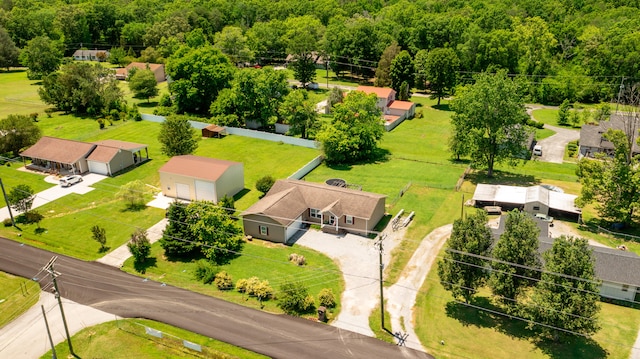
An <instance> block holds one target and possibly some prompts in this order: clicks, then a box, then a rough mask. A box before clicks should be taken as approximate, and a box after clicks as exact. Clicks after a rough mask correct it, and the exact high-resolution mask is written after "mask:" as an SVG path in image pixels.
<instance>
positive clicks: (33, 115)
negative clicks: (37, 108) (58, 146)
mask: <svg viewBox="0 0 640 359" xmlns="http://www.w3.org/2000/svg"><path fill="white" fill-rule="evenodd" d="M38 116H40V114H39V113H37V112H33V113H30V114H29V117H31V121H33V122H38Z"/></svg>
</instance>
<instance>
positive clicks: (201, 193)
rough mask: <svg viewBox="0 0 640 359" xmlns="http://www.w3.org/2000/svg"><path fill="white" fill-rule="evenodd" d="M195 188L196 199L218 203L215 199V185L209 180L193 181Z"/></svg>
mask: <svg viewBox="0 0 640 359" xmlns="http://www.w3.org/2000/svg"><path fill="white" fill-rule="evenodd" d="M195 188H196V200H198V201H212V202H215V203H218V201H217V199H216V185H215V183H214V182H211V181H201V180H196V181H195Z"/></svg>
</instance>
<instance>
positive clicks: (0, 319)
mask: <svg viewBox="0 0 640 359" xmlns="http://www.w3.org/2000/svg"><path fill="white" fill-rule="evenodd" d="M39 298H40V286H39V285H38V283H36V282H34V281H32V280H29V279H26V278H21V277H16V276H13V275H11V274H8V273H4V272H0V328H2V327H4V326H5V325H7V324H8V323H9V322H11V321H12V320H14V319H16V318H17V317H19V316H20V315H21V314H22V313H24V312H26V311H27V310H28V309H29V308H31V307H32V306H33V305H34V304H36V303H37V302H38V299H39Z"/></svg>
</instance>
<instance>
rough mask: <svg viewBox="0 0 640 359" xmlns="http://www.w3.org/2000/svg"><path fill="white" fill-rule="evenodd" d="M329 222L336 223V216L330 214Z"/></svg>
mask: <svg viewBox="0 0 640 359" xmlns="http://www.w3.org/2000/svg"><path fill="white" fill-rule="evenodd" d="M329 224H336V217H335V216H333V215H332V216H329Z"/></svg>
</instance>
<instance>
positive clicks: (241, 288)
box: [236, 279, 248, 293]
mask: <svg viewBox="0 0 640 359" xmlns="http://www.w3.org/2000/svg"><path fill="white" fill-rule="evenodd" d="M247 284H248V281H247V280H246V279H240V280H239V281H238V282H237V283H236V290H237V291H238V292H240V293H245V292H246V291H247Z"/></svg>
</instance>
